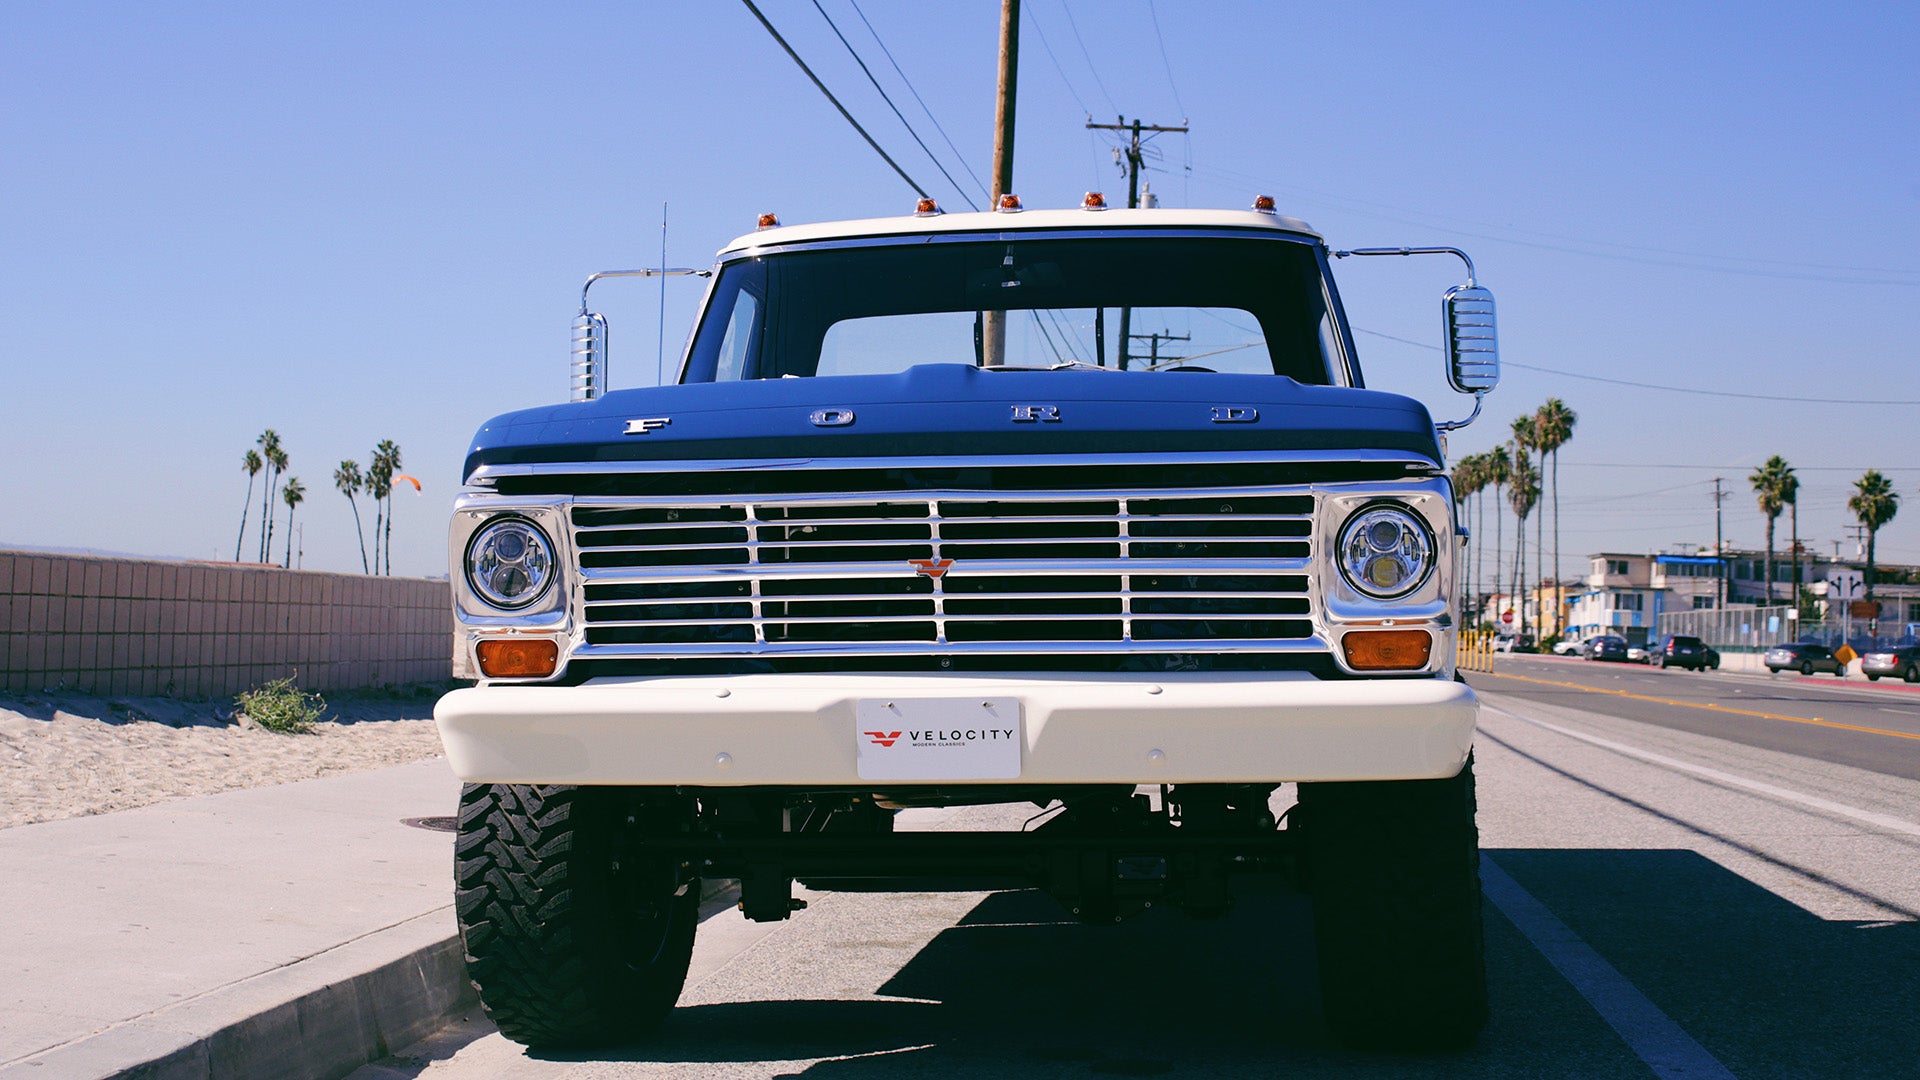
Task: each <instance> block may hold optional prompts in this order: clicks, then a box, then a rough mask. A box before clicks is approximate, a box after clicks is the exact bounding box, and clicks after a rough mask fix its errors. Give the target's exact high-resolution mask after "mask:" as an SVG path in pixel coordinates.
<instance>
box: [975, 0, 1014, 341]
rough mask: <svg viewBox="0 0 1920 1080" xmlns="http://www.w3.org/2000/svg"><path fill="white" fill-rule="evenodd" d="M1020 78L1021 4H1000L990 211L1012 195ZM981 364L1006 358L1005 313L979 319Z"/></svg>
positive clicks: (1005, 1) (1002, 1)
mask: <svg viewBox="0 0 1920 1080" xmlns="http://www.w3.org/2000/svg"><path fill="white" fill-rule="evenodd" d="M1019 78H1020V0H1000V83H999V89H998V93H997V94H996V96H995V100H994V107H993V195H992V198H990V199H989V200H988V202H987V209H988V210H989V211H992V210H997V209H999V207H1000V196H1002V195H1005V194H1008V193H1009V192H1011V191H1013V114H1014V98H1015V91H1016V90H1017V88H1018V83H1019ZM980 336H981V338H982V339H983V340H982V341H981V343H980V348H981V352H982V353H983V354H984V355H983V361H984V362H985V364H986V365H987V366H988V367H997V366H999V365H1000V364H1002V363H1005V362H1006V358H1007V313H1006V312H1004V311H988V312H985V313H984V314H983V316H982V318H981V328H980Z"/></svg>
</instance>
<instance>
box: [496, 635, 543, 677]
mask: <svg viewBox="0 0 1920 1080" xmlns="http://www.w3.org/2000/svg"><path fill="white" fill-rule="evenodd" d="M475 651H476V652H478V653H479V654H480V674H482V675H485V676H486V677H487V678H489V679H544V678H546V677H547V676H549V675H551V674H553V669H554V668H556V667H558V666H559V664H560V646H558V645H556V644H554V643H553V642H551V641H547V640H544V639H541V638H502V639H500V640H496V641H483V642H481V643H480V647H479V648H478V649H477V650H475Z"/></svg>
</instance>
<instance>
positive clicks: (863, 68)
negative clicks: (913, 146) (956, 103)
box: [813, 0, 980, 210]
mask: <svg viewBox="0 0 1920 1080" xmlns="http://www.w3.org/2000/svg"><path fill="white" fill-rule="evenodd" d="M813 10H815V11H817V12H819V13H820V17H821V18H823V19H825V20H827V26H829V27H830V28H832V30H833V36H834V37H837V38H839V39H840V44H842V45H844V46H846V47H847V55H848V56H851V57H853V62H854V63H856V64H858V65H860V72H861V74H863V75H865V76H866V77H867V81H868V82H870V83H872V84H873V88H874V90H875V91H877V92H878V93H879V95H880V100H881V101H884V102H886V103H887V108H889V109H892V110H893V115H894V116H895V117H896V118H897V119H898V120H899V121H900V126H901V127H904V128H906V129H907V134H908V135H911V136H913V141H914V142H915V143H917V144H918V145H919V147H920V151H921V152H922V153H924V154H926V155H927V160H928V161H931V162H933V167H934V168H936V169H939V170H940V175H941V176H944V177H946V178H947V183H948V184H949V185H950V186H952V188H953V190H954V192H955V193H956V194H958V195H959V196H960V198H962V199H963V200H965V201H966V204H967V206H968V207H970V208H972V209H974V210H978V209H980V207H979V205H978V204H976V203H975V202H974V201H973V199H972V197H971V196H969V195H968V194H967V192H966V189H965V188H963V187H961V186H960V184H959V182H957V181H956V180H954V178H953V174H952V173H950V172H948V171H947V167H946V166H945V165H942V164H940V159H939V158H937V157H934V156H933V151H931V150H929V149H927V144H926V143H925V142H923V141H922V140H921V138H920V133H919V132H917V131H915V130H913V125H912V124H909V123H907V118H906V117H905V116H902V115H901V114H900V107H899V106H898V105H895V104H894V103H893V99H892V98H891V97H888V96H887V91H886V88H885V87H882V86H881V85H880V80H879V79H876V78H874V77H873V71H872V70H871V69H869V68H868V67H867V62H866V61H865V60H862V59H861V58H860V53H859V51H858V50H856V49H855V48H854V47H853V42H851V41H848V40H847V35H845V34H843V33H841V32H840V25H839V24H838V23H836V22H834V21H833V16H831V15H829V14H827V9H826V8H823V7H821V6H820V0H813ZM867 29H868V30H872V29H873V27H871V26H869V27H867ZM875 40H879V39H878V37H876V38H875ZM882 47H883V48H884V46H882ZM922 107H923V108H924V104H923V106H922ZM921 194H922V195H925V194H926V193H925V192H921Z"/></svg>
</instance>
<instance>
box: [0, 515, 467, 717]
mask: <svg viewBox="0 0 1920 1080" xmlns="http://www.w3.org/2000/svg"><path fill="white" fill-rule="evenodd" d="M452 610H453V609H452V596H451V593H450V592H449V586H448V584H447V583H446V582H444V581H426V580H422V579H418V578H390V577H367V576H364V575H360V574H327V573H318V572H313V571H301V570H281V569H278V568H276V567H268V566H259V565H252V564H235V563H213V562H165V561H158V560H147V559H119V558H102V557H96V556H88V555H56V554H44V553H39V552H25V551H0V689H5V690H12V691H38V690H43V689H47V688H51V687H64V688H66V689H69V690H81V691H86V692H90V693H97V694H176V695H181V696H187V697H211V696H230V695H233V694H237V693H239V692H241V691H243V690H248V689H251V688H253V687H256V686H259V685H260V684H262V683H265V682H267V681H269V680H272V679H277V678H280V677H282V676H285V675H292V674H295V673H296V672H297V673H298V682H299V685H300V686H301V687H303V688H305V689H308V690H321V691H326V690H349V689H361V688H367V687H375V686H382V685H389V684H399V683H412V682H425V681H430V680H438V679H446V678H450V677H451V676H452V661H451V659H450V658H451V656H452V652H453V614H452Z"/></svg>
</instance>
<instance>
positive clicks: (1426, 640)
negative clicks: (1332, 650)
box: [1340, 630, 1433, 671]
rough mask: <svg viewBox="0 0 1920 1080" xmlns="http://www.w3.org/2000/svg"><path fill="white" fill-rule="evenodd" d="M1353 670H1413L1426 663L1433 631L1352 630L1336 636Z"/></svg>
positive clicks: (1429, 653)
mask: <svg viewBox="0 0 1920 1080" xmlns="http://www.w3.org/2000/svg"><path fill="white" fill-rule="evenodd" d="M1340 647H1341V648H1342V649H1344V650H1346V654H1347V666H1348V667H1351V668H1353V669H1354V670H1355V671H1413V670H1416V669H1418V668H1423V667H1426V666H1427V659H1428V658H1429V657H1431V656H1432V655H1433V635H1432V634H1430V633H1428V632H1427V631H1425V630H1353V631H1349V632H1348V633H1347V636H1345V637H1343V638H1341V639H1340Z"/></svg>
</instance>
